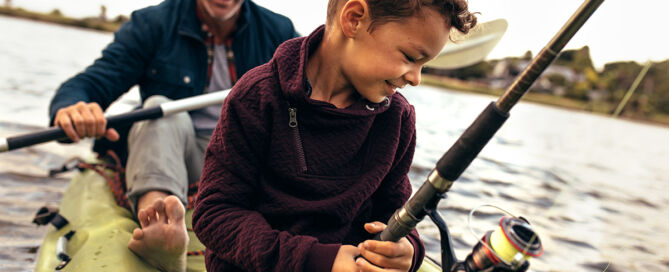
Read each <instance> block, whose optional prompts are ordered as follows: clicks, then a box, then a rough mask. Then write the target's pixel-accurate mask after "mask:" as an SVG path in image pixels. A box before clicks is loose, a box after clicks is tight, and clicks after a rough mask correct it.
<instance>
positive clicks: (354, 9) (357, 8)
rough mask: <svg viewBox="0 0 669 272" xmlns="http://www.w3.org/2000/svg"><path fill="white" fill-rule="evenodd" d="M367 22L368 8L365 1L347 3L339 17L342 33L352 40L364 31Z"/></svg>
mask: <svg viewBox="0 0 669 272" xmlns="http://www.w3.org/2000/svg"><path fill="white" fill-rule="evenodd" d="M367 20H369V7H368V6H367V1H365V0H349V1H347V2H346V4H344V7H343V8H342V11H341V13H340V17H339V23H340V24H341V29H342V32H344V35H345V36H346V37H349V38H353V37H354V36H355V35H356V34H357V33H358V32H360V31H361V30H362V31H366V29H365V28H366V24H365V22H366V21H367ZM363 26H364V27H365V28H363Z"/></svg>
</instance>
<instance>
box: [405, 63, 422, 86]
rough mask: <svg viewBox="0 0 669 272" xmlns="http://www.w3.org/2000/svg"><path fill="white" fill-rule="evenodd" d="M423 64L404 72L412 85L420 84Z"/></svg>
mask: <svg viewBox="0 0 669 272" xmlns="http://www.w3.org/2000/svg"><path fill="white" fill-rule="evenodd" d="M421 68H422V66H418V67H415V68H412V69H411V70H410V71H409V72H408V73H406V74H404V80H406V81H407V82H408V83H409V85H411V86H418V84H420V71H421V70H422V69H421Z"/></svg>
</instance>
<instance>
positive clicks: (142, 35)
mask: <svg viewBox="0 0 669 272" xmlns="http://www.w3.org/2000/svg"><path fill="white" fill-rule="evenodd" d="M150 16H152V14H150V10H141V11H136V12H133V14H132V17H131V20H130V21H129V22H127V23H125V24H124V25H123V26H122V27H121V28H120V29H119V30H118V31H117V32H116V33H115V34H114V41H113V42H112V43H110V44H109V45H108V46H107V47H106V48H105V49H104V50H103V51H102V56H101V57H100V58H99V59H97V60H95V62H94V63H93V64H92V65H90V66H89V67H87V68H86V69H85V70H84V71H83V72H81V73H79V74H77V75H76V76H74V77H72V78H70V79H69V80H67V81H65V82H64V83H63V84H62V85H61V86H60V87H59V88H58V90H57V91H56V94H55V96H54V97H53V99H52V100H51V104H50V106H49V116H50V120H51V121H50V124H54V119H55V117H56V113H57V112H58V110H59V109H61V108H65V107H68V106H72V105H74V104H76V103H77V102H80V101H81V102H85V103H90V102H96V103H98V104H99V106H100V107H101V109H102V110H103V111H104V110H105V109H106V108H107V107H108V106H109V105H110V104H111V103H112V102H114V100H116V99H118V97H120V96H121V95H122V94H123V93H125V92H126V91H128V89H130V87H132V86H133V85H135V84H137V82H138V80H139V78H140V77H141V76H142V74H143V72H144V70H145V69H146V65H147V63H148V61H149V59H150V58H151V57H152V55H153V52H154V51H155V47H156V44H157V43H158V38H159V36H160V32H161V31H160V29H152V24H151V23H150V22H151V17H150Z"/></svg>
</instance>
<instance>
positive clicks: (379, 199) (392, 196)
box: [372, 106, 425, 271]
mask: <svg viewBox="0 0 669 272" xmlns="http://www.w3.org/2000/svg"><path fill="white" fill-rule="evenodd" d="M409 109H410V110H408V111H407V112H406V113H405V114H404V116H403V118H402V124H401V133H400V135H401V136H400V142H399V148H398V150H397V152H396V155H395V163H394V164H393V166H392V168H391V170H390V172H389V173H388V175H386V177H385V178H384V180H383V182H382V183H381V186H379V188H378V189H377V191H376V192H374V194H373V195H372V199H373V203H383V205H378V204H375V205H374V206H373V207H374V208H373V218H381V221H382V222H384V223H386V222H387V221H388V219H390V217H391V216H392V214H393V213H394V212H395V210H397V209H398V208H400V207H402V205H404V203H405V202H406V201H407V200H408V199H409V196H411V182H410V181H409V176H408V173H409V169H410V168H411V162H412V160H413V155H414V150H415V148H416V125H415V124H416V116H415V112H414V108H413V106H410V108H409ZM407 239H408V240H409V242H411V245H413V248H414V256H413V262H412V265H411V269H410V270H409V271H417V270H418V268H419V267H420V265H421V263H422V262H423V257H425V246H424V245H423V242H422V241H421V240H420V237H419V235H418V231H416V230H415V229H414V230H413V231H411V233H410V234H409V235H408V236H407Z"/></svg>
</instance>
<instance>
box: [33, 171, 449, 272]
mask: <svg viewBox="0 0 669 272" xmlns="http://www.w3.org/2000/svg"><path fill="white" fill-rule="evenodd" d="M192 213H193V211H192V210H189V211H187V214H186V227H187V228H188V230H189V231H188V235H189V236H190V237H189V238H190V244H189V245H188V251H198V250H201V251H204V249H205V247H204V245H202V243H200V241H199V240H198V239H197V237H196V236H195V234H194V233H193V231H192V221H191V219H192ZM60 214H61V215H62V216H63V217H65V218H66V219H67V220H68V221H69V224H68V225H67V226H65V227H63V228H62V229H60V230H57V229H56V228H54V227H53V226H49V230H48V232H47V234H46V236H45V238H44V241H43V243H42V245H41V246H40V248H39V251H38V257H37V261H36V265H35V271H37V272H47V271H49V272H51V271H54V268H56V267H57V266H58V265H59V264H60V263H61V261H60V260H59V259H58V257H57V244H58V240H59V239H60V238H61V237H63V236H64V235H66V234H67V233H68V232H70V231H71V230H74V231H75V234H74V235H73V236H72V237H71V239H70V240H69V241H68V242H67V244H66V246H65V252H66V253H67V254H68V255H69V257H70V258H71V261H70V262H69V263H68V264H67V265H66V266H65V267H64V268H63V269H61V271H65V272H67V271H100V272H104V271H110V272H111V271H114V272H116V271H136V272H144V271H147V272H148V271H158V270H156V269H155V268H153V267H152V266H151V265H149V264H148V263H146V262H144V261H143V260H142V259H140V258H139V257H138V256H137V255H135V254H134V253H133V252H132V251H130V250H129V249H128V241H130V238H131V236H132V231H133V230H134V229H135V228H137V227H139V226H138V224H137V222H136V221H135V220H134V218H133V216H132V214H131V213H130V211H128V210H127V209H125V208H122V207H120V206H118V205H116V202H115V200H114V196H113V194H112V192H111V190H110V189H109V186H108V185H107V182H106V181H105V179H104V178H103V177H101V176H100V175H98V174H97V173H96V172H94V171H91V170H86V171H83V172H80V173H78V174H76V175H75V177H74V178H73V179H72V180H71V181H70V184H69V186H68V188H67V190H66V191H65V194H64V195H63V200H62V202H61V204H60ZM187 258H188V260H187V261H188V264H187V271H189V272H195V271H206V269H205V266H204V256H202V255H197V256H188V257H187ZM420 271H421V272H437V271H441V269H440V268H439V266H438V265H436V264H434V263H433V262H431V261H429V260H428V259H427V258H426V259H425V261H424V262H423V265H422V266H421V268H420Z"/></svg>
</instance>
